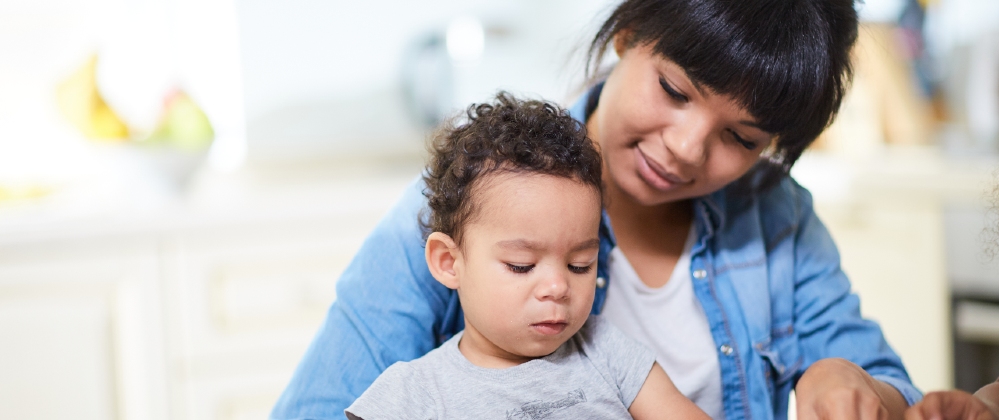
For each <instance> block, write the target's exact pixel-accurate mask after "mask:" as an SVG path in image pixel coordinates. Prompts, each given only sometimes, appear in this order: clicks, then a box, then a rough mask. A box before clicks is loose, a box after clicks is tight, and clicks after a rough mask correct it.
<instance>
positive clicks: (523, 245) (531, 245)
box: [496, 238, 600, 252]
mask: <svg viewBox="0 0 999 420" xmlns="http://www.w3.org/2000/svg"><path fill="white" fill-rule="evenodd" d="M496 245H497V246H499V247H500V248H518V249H528V250H531V251H540V250H544V249H545V246H544V245H543V244H541V243H539V242H534V241H529V240H527V239H513V240H509V241H500V242H498V243H497V244H496ZM599 247H600V238H593V239H589V240H586V241H583V242H580V243H578V244H576V246H574V247H572V249H571V250H570V251H571V252H577V251H582V250H585V249H593V248H599Z"/></svg>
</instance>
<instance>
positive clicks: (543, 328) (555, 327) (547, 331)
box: [531, 321, 567, 335]
mask: <svg viewBox="0 0 999 420" xmlns="http://www.w3.org/2000/svg"><path fill="white" fill-rule="evenodd" d="M566 325H567V323H566V322H557V321H545V322H539V323H537V324H531V328H533V329H534V331H537V332H539V333H541V334H542V335H557V334H560V333H562V331H565V327H566Z"/></svg>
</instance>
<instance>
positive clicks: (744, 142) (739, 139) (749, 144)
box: [729, 130, 756, 150]
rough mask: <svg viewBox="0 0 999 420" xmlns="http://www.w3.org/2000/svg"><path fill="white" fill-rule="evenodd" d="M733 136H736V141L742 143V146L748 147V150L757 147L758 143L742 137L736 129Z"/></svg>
mask: <svg viewBox="0 0 999 420" xmlns="http://www.w3.org/2000/svg"><path fill="white" fill-rule="evenodd" d="M729 131H731V130H729ZM732 137H734V138H735V141H736V142H737V143H739V144H741V145H742V147H745V148H746V150H753V149H756V143H753V142H751V141H749V140H746V139H744V138H742V137H741V136H739V134H738V133H736V132H735V131H732Z"/></svg>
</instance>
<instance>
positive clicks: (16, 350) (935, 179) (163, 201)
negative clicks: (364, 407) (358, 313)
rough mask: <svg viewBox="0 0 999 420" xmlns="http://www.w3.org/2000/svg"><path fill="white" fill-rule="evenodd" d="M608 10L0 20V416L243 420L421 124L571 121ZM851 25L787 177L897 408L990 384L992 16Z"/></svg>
mask: <svg viewBox="0 0 999 420" xmlns="http://www.w3.org/2000/svg"><path fill="white" fill-rule="evenodd" d="M613 5H614V2H612V1H609V0H571V1H570V0H506V1H484V0H475V1H468V0H465V1H458V0H427V1H420V2H412V1H401V0H372V1H366V2H346V1H337V0H334V1H316V0H291V1H284V2H277V1H263V0H239V1H235V2H233V1H232V0H85V1H79V0H77V1H68V0H48V1H28V0H6V1H4V2H2V3H0V57H3V59H2V60H0V340H2V341H0V417H3V418H34V419H49V418H51V419H55V418H69V417H72V418H78V419H157V420H160V419H244V418H246V419H249V418H264V417H266V415H267V413H268V412H269V410H270V407H271V406H272V404H273V403H274V401H275V400H276V398H277V396H278V395H279V393H280V392H281V390H282V389H283V387H284V385H285V384H286V383H287V381H288V380H289V378H290V376H291V374H292V370H293V369H294V367H295V365H296V363H297V362H298V360H299V358H300V357H301V355H302V354H303V352H304V350H305V348H306V346H307V345H308V344H309V342H310V340H311V338H312V336H313V334H314V333H315V331H316V330H317V328H318V327H319V325H320V323H321V322H322V319H323V316H324V313H325V311H326V309H327V308H328V306H329V304H330V303H331V302H332V301H333V300H334V299H336V296H335V289H334V286H335V281H336V279H337V277H338V274H339V273H340V272H341V271H342V270H343V268H344V267H345V266H346V264H347V263H348V262H349V260H350V258H351V256H352V255H353V253H354V252H355V250H356V249H357V248H358V247H359V245H360V243H361V241H362V240H363V239H364V237H365V235H366V234H367V232H368V231H370V229H371V228H372V227H373V226H374V225H375V223H377V221H378V220H379V218H380V217H381V215H382V214H384V213H385V212H386V210H387V209H388V208H389V207H390V206H391V205H392V203H393V202H394V201H395V200H396V198H397V197H398V196H399V194H400V192H401V191H402V190H403V189H404V188H405V187H406V185H407V184H409V183H410V182H411V181H412V180H413V179H414V178H415V177H416V176H417V174H418V173H419V171H420V169H421V167H422V165H423V156H424V152H423V150H424V149H423V141H424V139H425V137H426V135H427V133H428V132H429V130H430V129H431V128H432V127H433V126H434V124H436V123H437V122H438V121H439V120H440V119H441V118H444V117H446V116H447V115H450V114H451V113H452V112H453V111H454V110H456V109H459V108H462V107H463V106H465V105H466V104H468V103H471V102H474V101H480V100H485V99H488V98H489V97H490V96H491V95H492V94H493V93H494V92H495V91H496V90H497V89H500V88H502V89H508V90H510V91H512V92H515V93H518V94H521V95H527V96H531V97H541V98H547V99H551V100H555V101H558V102H560V103H562V104H570V103H571V102H572V101H573V100H574V98H575V97H576V96H577V95H578V94H579V93H580V91H581V87H582V86H583V72H582V70H583V66H582V52H583V50H584V49H585V44H586V42H587V41H588V40H589V37H590V36H591V35H592V34H593V32H594V31H595V29H596V26H597V25H598V24H599V23H600V22H601V21H602V19H603V18H604V17H605V16H606V15H607V14H608V13H609V12H610V8H611V7H613ZM858 8H859V9H860V11H861V15H862V16H863V19H864V24H863V27H862V29H861V38H860V41H859V43H858V48H857V50H856V54H855V57H856V78H855V82H854V85H853V89H852V90H851V92H850V94H849V96H848V98H847V100H846V103H845V104H844V107H843V109H842V112H841V113H840V117H839V119H838V120H837V122H836V123H835V124H834V126H833V127H831V128H830V129H829V130H828V131H827V133H826V134H824V135H823V137H822V138H821V139H820V141H818V142H817V143H816V145H815V146H814V147H813V148H812V150H811V151H809V152H808V153H807V154H806V155H805V156H804V157H803V158H802V159H801V160H800V162H799V163H798V165H797V166H796V168H795V170H794V175H795V177H796V178H797V179H798V180H799V181H800V182H801V183H802V184H804V185H805V186H807V187H808V188H810V189H811V190H812V192H813V194H814V196H815V200H816V205H817V211H818V212H819V214H820V216H821V217H822V218H823V220H824V221H825V222H826V223H827V225H828V227H829V229H830V230H831V232H832V234H833V236H834V237H835V239H836V240H837V243H838V244H839V246H840V248H841V253H842V257H843V265H844V269H845V270H846V272H847V274H849V275H850V276H851V278H852V279H853V281H854V287H855V289H856V290H857V291H858V292H859V293H860V295H861V297H862V304H863V310H864V312H865V314H866V315H868V316H869V317H871V318H873V319H875V320H877V321H878V322H880V323H881V325H882V327H883V328H884V330H885V334H886V335H887V337H888V339H889V342H890V343H891V344H892V345H893V346H894V348H895V349H896V350H897V351H898V352H899V353H900V355H901V356H902V358H903V360H904V361H905V362H906V365H907V366H908V367H909V369H910V374H911V376H912V378H913V380H914V381H915V383H916V385H917V386H919V387H921V388H922V389H924V390H935V389H943V388H952V387H955V386H956V387H960V388H962V389H966V390H969V391H971V390H974V389H977V387H978V386H980V385H982V384H984V383H985V382H988V381H991V380H994V379H995V378H996V377H997V376H999V256H996V254H997V253H999V244H997V242H999V232H997V226H999V210H997V209H996V208H994V207H992V209H991V210H989V209H990V205H993V206H994V205H995V202H996V199H995V198H992V197H993V196H995V195H999V190H997V188H999V187H996V186H995V185H996V183H997V182H999V180H996V177H997V176H999V174H996V170H997V168H999V2H996V1H995V0H919V1H917V0H867V1H866V4H863V5H858ZM990 203H992V204H990Z"/></svg>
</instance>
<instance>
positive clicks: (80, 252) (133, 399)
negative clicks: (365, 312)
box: [0, 162, 419, 420]
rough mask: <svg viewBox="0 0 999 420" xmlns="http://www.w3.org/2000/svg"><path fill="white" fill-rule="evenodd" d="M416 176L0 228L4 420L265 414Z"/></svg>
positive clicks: (210, 183)
mask: <svg viewBox="0 0 999 420" xmlns="http://www.w3.org/2000/svg"><path fill="white" fill-rule="evenodd" d="M340 166H344V165H340ZM418 168H419V166H418V162H416V163H413V164H409V163H404V164H400V165H394V166H393V167H392V168H388V169H386V168H380V169H379V168H378V167H374V168H372V167H361V168H360V169H356V168H355V169H356V170H352V169H342V170H339V171H336V172H331V171H326V170H315V168H313V169H307V170H299V171H298V172H295V171H290V172H281V173H280V174H279V175H278V176H273V177H264V176H260V175H259V174H252V173H251V174H244V175H243V177H244V178H241V179H226V180H219V179H215V180H207V181H204V182H202V185H201V186H199V187H196V188H195V189H194V190H192V191H191V192H190V193H189V195H188V197H186V198H184V199H182V200H180V201H178V202H177V203H174V205H169V206H166V207H164V208H161V209H157V210H155V211H147V212H145V213H142V214H131V215H107V216H105V217H90V218H79V219H73V218H63V217H56V218H53V219H52V221H51V222H50V223H38V222H34V223H32V224H30V225H29V227H27V228H26V227H24V225H26V224H22V225H14V224H13V222H12V221H11V220H2V219H0V337H2V340H3V341H2V345H0V407H2V408H0V411H2V414H0V417H3V418H32V419H64V418H79V419H95V420H104V419H124V420H147V419H148V420H165V419H192V420H193V419H199V420H200V419H205V420H207V419H243V418H246V419H249V418H256V419H259V418H266V417H267V414H268V413H269V411H270V408H271V407H272V406H273V404H274V402H275V401H276V400H277V398H278V396H279V395H280V392H281V391H282V390H283V388H284V386H285V385H286V384H287V382H288V380H289V379H290V378H291V375H292V372H293V371H294V368H295V366H296V365H297V363H298V361H299V360H300V359H301V357H302V354H303V353H304V351H305V349H306V347H307V346H308V344H309V343H310V341H311V339H312V337H313V336H314V334H315V333H316V331H317V329H318V327H319V325H320V324H321V322H322V319H323V317H324V315H325V313H326V310H327V309H328V308H329V305H330V303H331V302H332V301H333V300H334V299H335V298H336V293H335V286H336V279H337V278H338V277H339V274H340V273H341V272H342V271H343V269H344V268H345V267H346V265H347V264H348V263H349V262H350V259H351V258H352V256H353V255H354V254H355V253H356V251H357V249H358V247H359V246H360V245H361V243H362V241H363V239H364V238H365V236H366V235H367V234H368V233H369V232H370V231H371V229H372V228H373V227H374V226H375V224H376V223H377V222H378V220H379V219H380V218H381V217H382V215H383V214H384V213H385V212H386V211H387V210H388V208H389V207H390V206H391V205H392V204H393V203H394V202H395V201H396V200H397V199H398V197H399V195H400V194H401V192H402V191H403V189H404V188H405V187H406V185H408V184H409V182H411V181H412V179H413V178H414V177H415V175H416V174H417V173H418Z"/></svg>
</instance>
